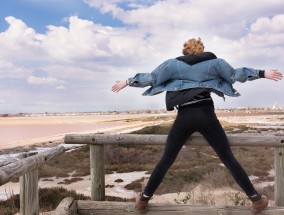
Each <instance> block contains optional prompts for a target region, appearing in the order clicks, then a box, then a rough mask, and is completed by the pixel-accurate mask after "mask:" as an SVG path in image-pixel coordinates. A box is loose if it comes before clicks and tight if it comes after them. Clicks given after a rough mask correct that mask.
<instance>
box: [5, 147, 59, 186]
mask: <svg viewBox="0 0 284 215" xmlns="http://www.w3.org/2000/svg"><path fill="white" fill-rule="evenodd" d="M63 152H64V147H63V146H60V147H54V148H52V149H50V150H48V151H46V152H43V153H40V154H38V155H34V156H31V157H28V158H25V159H23V160H18V161H16V162H14V163H11V164H9V165H6V166H3V167H1V168H0V186H1V185H3V184H5V183H7V182H9V181H11V180H12V179H13V178H16V177H20V176H21V175H23V174H26V173H28V172H30V171H32V170H33V169H36V168H38V167H39V166H41V165H43V164H44V163H45V162H46V161H48V160H50V159H52V158H54V157H56V156H58V155H60V154H62V153H63Z"/></svg>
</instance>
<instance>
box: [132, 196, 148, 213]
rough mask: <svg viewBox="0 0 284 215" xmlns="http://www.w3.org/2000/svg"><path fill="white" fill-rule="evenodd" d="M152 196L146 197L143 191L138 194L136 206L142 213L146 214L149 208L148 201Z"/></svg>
mask: <svg viewBox="0 0 284 215" xmlns="http://www.w3.org/2000/svg"><path fill="white" fill-rule="evenodd" d="M150 199H151V197H145V196H144V195H143V193H140V194H139V195H137V196H136V205H135V207H136V208H137V209H138V210H139V212H140V213H141V214H144V213H146V212H147V210H148V201H149V200H150Z"/></svg>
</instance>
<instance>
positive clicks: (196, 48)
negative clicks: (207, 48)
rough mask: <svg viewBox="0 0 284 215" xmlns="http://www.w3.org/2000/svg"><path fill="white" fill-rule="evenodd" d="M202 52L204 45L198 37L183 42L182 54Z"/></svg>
mask: <svg viewBox="0 0 284 215" xmlns="http://www.w3.org/2000/svg"><path fill="white" fill-rule="evenodd" d="M203 52H204V45H203V43H202V41H201V39H200V38H198V39H195V38H192V39H189V40H188V41H187V42H185V43H184V44H183V50H182V53H183V54H184V55H189V54H195V55H199V54H202V53H203Z"/></svg>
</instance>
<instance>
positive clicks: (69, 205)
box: [50, 197, 77, 215]
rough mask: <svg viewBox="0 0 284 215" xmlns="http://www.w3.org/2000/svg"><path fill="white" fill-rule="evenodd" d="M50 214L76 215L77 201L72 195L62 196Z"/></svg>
mask: <svg viewBox="0 0 284 215" xmlns="http://www.w3.org/2000/svg"><path fill="white" fill-rule="evenodd" d="M50 215H77V201H75V200H74V199H73V198H72V197H67V198H64V199H63V200H62V201H61V202H60V204H59V205H58V206H57V208H56V209H55V210H54V211H51V212H50Z"/></svg>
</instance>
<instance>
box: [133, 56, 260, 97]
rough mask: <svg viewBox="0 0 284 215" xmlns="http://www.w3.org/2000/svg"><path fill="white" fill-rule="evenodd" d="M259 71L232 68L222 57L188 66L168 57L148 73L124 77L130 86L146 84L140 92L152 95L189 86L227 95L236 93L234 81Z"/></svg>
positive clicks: (255, 74)
mask: <svg viewBox="0 0 284 215" xmlns="http://www.w3.org/2000/svg"><path fill="white" fill-rule="evenodd" d="M260 71H261V70H258V69H252V68H246V67H243V68H238V69H234V68H233V67H232V66H230V65H229V64H228V63H227V62H226V61H225V60H223V59H220V58H217V59H212V60H207V61H204V62H201V63H198V64H194V65H188V64H186V63H184V62H183V61H179V60H177V59H169V60H166V61H165V62H163V63H162V64H160V65H159V66H158V67H157V68H156V69H154V70H153V71H152V72H151V73H137V74H136V75H135V76H134V77H133V78H129V79H128V83H129V86H131V87H146V86H150V88H149V89H147V90H146V91H145V92H144V93H143V94H142V95H144V96H152V95H156V94H159V93H161V92H163V91H177V90H183V89H190V88H197V87H201V88H208V89H213V90H216V91H218V92H221V93H223V94H225V95H228V96H233V97H236V96H240V94H239V93H238V92H237V91H236V90H235V89H234V88H233V86H232V84H233V83H235V82H236V81H239V82H245V81H252V80H255V79H258V78H260V74H259V72H260Z"/></svg>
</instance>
